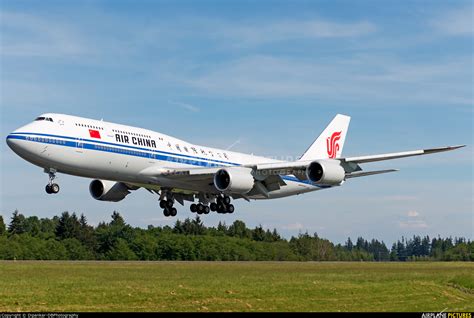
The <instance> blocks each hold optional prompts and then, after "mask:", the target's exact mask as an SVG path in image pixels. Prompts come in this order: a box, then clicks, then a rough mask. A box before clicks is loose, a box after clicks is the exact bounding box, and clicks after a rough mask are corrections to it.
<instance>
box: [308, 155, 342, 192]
mask: <svg viewBox="0 0 474 318" xmlns="http://www.w3.org/2000/svg"><path fill="white" fill-rule="evenodd" d="M345 176H346V173H345V171H344V168H343V167H341V165H340V164H339V161H336V160H334V161H332V160H321V161H313V162H312V163H310V164H309V166H308V167H307V168H306V177H307V178H308V179H309V180H310V181H312V182H314V183H316V184H320V185H328V186H334V185H340V184H341V183H342V182H343V181H344V178H345Z"/></svg>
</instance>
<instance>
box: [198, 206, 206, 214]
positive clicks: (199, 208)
mask: <svg viewBox="0 0 474 318" xmlns="http://www.w3.org/2000/svg"><path fill="white" fill-rule="evenodd" d="M197 213H198V214H203V213H204V205H202V204H198V206H197Z"/></svg>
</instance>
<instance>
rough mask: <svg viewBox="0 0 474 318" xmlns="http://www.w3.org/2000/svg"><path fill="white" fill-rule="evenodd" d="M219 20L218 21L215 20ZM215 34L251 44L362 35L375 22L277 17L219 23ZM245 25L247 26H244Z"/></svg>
mask: <svg viewBox="0 0 474 318" xmlns="http://www.w3.org/2000/svg"><path fill="white" fill-rule="evenodd" d="M214 23H216V22H214ZM217 24H220V26H219V27H218V28H216V29H215V31H214V32H213V34H214V35H215V36H216V37H217V38H220V39H226V40H228V41H230V42H231V43H232V45H233V46H237V47H238V46H252V45H261V44H268V43H271V42H281V41H289V40H301V39H318V38H342V37H359V36H364V35H367V34H371V33H374V32H375V31H376V29H377V28H376V26H375V25H374V24H372V23H370V22H367V21H362V22H355V23H336V22H331V21H325V20H317V19H313V20H306V21H278V22H269V23H264V24H263V23H259V24H257V23H249V24H247V25H245V23H242V24H240V25H237V26H236V25H235V24H227V23H218V22H217ZM242 25H244V26H242Z"/></svg>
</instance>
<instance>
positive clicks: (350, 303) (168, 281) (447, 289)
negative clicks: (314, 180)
mask: <svg viewBox="0 0 474 318" xmlns="http://www.w3.org/2000/svg"><path fill="white" fill-rule="evenodd" d="M473 288H474V263H428V262H427V263H421V262H420V263H273V262H272V263H255V262H248V263H220V262H212V263H206V262H149V263H148V262H42V261H17V262H13V261H11V262H7V261H4V262H1V261H0V311H441V310H446V311H474V289H473Z"/></svg>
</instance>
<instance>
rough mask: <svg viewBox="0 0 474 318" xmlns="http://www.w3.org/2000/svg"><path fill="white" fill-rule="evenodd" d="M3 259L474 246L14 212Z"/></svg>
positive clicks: (429, 251) (385, 253) (451, 256)
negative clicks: (97, 220) (335, 239)
mask: <svg viewBox="0 0 474 318" xmlns="http://www.w3.org/2000/svg"><path fill="white" fill-rule="evenodd" d="M0 259H3V260H13V259H17V260H20V259H21V260H148V261H152V260H153V261H154V260H183V261H195V260H201V261H419V260H438V261H474V242H471V241H470V240H466V239H465V238H454V239H452V238H451V237H449V238H441V237H437V238H432V239H430V238H429V237H428V236H425V237H420V236H413V238H410V239H406V238H402V239H401V240H398V241H397V242H396V243H394V244H393V245H392V248H391V249H388V248H387V246H386V245H385V243H384V242H383V241H379V240H376V239H372V240H370V241H368V240H366V239H364V238H362V237H359V238H357V240H356V241H355V243H354V242H352V240H351V238H348V239H347V241H346V242H345V244H334V243H332V242H330V241H329V240H327V239H324V238H321V237H319V236H318V235H317V233H314V234H313V235H310V234H308V233H307V232H306V233H300V234H299V235H298V236H296V237H295V236H293V237H291V238H290V239H289V240H287V239H285V238H283V237H282V236H281V235H280V234H279V233H278V231H277V230H276V229H274V230H272V231H270V230H269V229H264V228H263V227H262V226H257V227H255V228H253V229H251V228H248V227H247V226H246V224H245V223H244V222H243V221H239V220H237V221H234V222H233V223H232V224H231V225H226V224H225V223H221V222H220V223H219V224H218V225H217V227H207V226H205V225H204V224H203V222H202V220H201V219H200V218H199V216H196V218H195V219H189V218H187V219H185V220H184V221H180V220H177V221H176V223H175V224H174V226H173V227H171V226H163V227H160V226H157V227H156V226H153V225H149V226H148V228H147V229H143V228H139V227H132V226H130V225H129V224H127V223H126V222H125V220H124V219H123V217H122V216H121V215H120V214H119V213H118V212H115V211H114V212H113V213H112V216H111V220H110V222H108V223H106V222H101V223H99V224H98V225H97V226H95V227H94V226H91V225H89V224H88V223H87V219H86V217H85V216H84V215H83V214H81V215H80V216H77V215H76V214H75V213H69V212H63V213H62V214H61V215H60V216H55V217H53V218H51V219H50V218H41V219H40V218H38V217H36V216H30V217H25V216H24V215H23V214H21V213H19V212H18V211H15V212H14V213H13V215H12V217H11V219H10V222H9V223H8V225H6V224H5V222H4V219H3V217H2V216H1V215H0Z"/></svg>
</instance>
